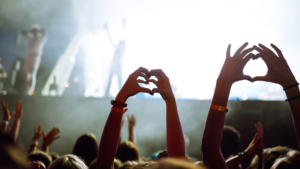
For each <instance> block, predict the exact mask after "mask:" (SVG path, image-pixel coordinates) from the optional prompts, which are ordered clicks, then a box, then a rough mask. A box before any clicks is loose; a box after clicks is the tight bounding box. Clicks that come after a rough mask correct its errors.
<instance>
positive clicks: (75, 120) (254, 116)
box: [0, 96, 298, 159]
mask: <svg viewBox="0 0 300 169" xmlns="http://www.w3.org/2000/svg"><path fill="white" fill-rule="evenodd" d="M0 99H1V100H3V101H5V102H7V103H8V106H9V109H10V110H14V107H15V104H16V102H17V101H18V100H21V101H22V102H23V110H24V112H23V117H22V122H21V126H20V133H19V137H18V143H20V145H21V147H22V148H23V149H24V151H27V150H28V147H29V144H30V142H31V138H32V137H33V132H34V126H35V125H38V124H40V125H42V127H43V128H44V129H45V130H46V132H49V131H50V130H51V129H52V128H53V127H54V126H55V127H59V128H60V129H61V133H60V135H61V138H60V139H58V140H55V141H54V142H53V144H52V145H51V147H50V151H55V152H57V153H58V154H60V155H63V154H68V153H71V152H72V148H73V145H74V144H75V141H76V139H77V138H78V137H79V136H80V135H82V134H84V133H86V132H92V133H94V134H95V135H96V137H97V140H98V142H99V140H100V138H101V134H102V130H103V128H104V125H105V122H106V119H107V117H108V115H109V112H110V108H111V105H110V100H109V99H98V98H83V97H35V96H33V97H28V96H5V97H3V96H1V97H0ZM210 102H211V101H197V100H178V101H177V106H178V112H179V116H180V120H181V124H182V128H183V132H184V134H185V135H187V136H188V137H189V138H190V146H189V148H188V149H187V153H188V154H189V155H190V156H192V157H195V158H197V159H201V158H202V155H201V140H202V135H203V129H204V125H205V120H206V116H207V112H208V109H209V105H210ZM228 109H229V112H228V113H227V115H226V122H225V124H227V125H231V126H233V127H235V128H236V129H237V130H238V131H240V133H241V141H242V144H241V146H240V148H239V151H242V150H244V149H245V148H247V146H248V144H249V143H250V141H251V140H252V138H253V136H254V134H255V129H254V124H255V123H257V122H261V123H262V124H263V129H264V145H265V147H272V146H277V145H281V146H289V147H291V148H295V149H297V148H298V145H297V139H296V135H295V132H294V129H293V122H292V117H291V113H290V109H289V106H288V104H287V103H286V102H283V101H229V103H228ZM130 114H134V115H135V116H136V126H135V129H134V131H135V136H136V142H137V146H138V148H139V150H140V155H141V156H143V157H150V156H151V155H152V154H153V153H155V152H156V151H158V150H164V149H166V107H165V102H164V101H163V100H159V99H158V100H153V99H135V98H132V99H129V100H128V111H127V112H126V114H125V116H126V115H130ZM0 119H2V115H1V117H0ZM122 140H128V121H125V123H124V126H123V129H122ZM41 143H42V139H41V140H40V145H41ZM40 145H39V147H40Z"/></svg>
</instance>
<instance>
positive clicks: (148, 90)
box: [140, 87, 153, 95]
mask: <svg viewBox="0 0 300 169" xmlns="http://www.w3.org/2000/svg"><path fill="white" fill-rule="evenodd" d="M140 92H143V93H149V94H150V95H153V94H152V91H151V90H150V89H147V88H143V87H141V88H140Z"/></svg>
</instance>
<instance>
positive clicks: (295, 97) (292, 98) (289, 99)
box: [285, 95, 300, 102]
mask: <svg viewBox="0 0 300 169" xmlns="http://www.w3.org/2000/svg"><path fill="white" fill-rule="evenodd" d="M299 97H300V95H297V96H294V97H291V98H288V99H286V100H285V101H286V102H287V101H291V100H294V99H297V98H299Z"/></svg>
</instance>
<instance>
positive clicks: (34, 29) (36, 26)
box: [31, 24, 41, 35]
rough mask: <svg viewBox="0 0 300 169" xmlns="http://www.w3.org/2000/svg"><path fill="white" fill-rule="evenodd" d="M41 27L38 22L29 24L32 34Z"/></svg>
mask: <svg viewBox="0 0 300 169" xmlns="http://www.w3.org/2000/svg"><path fill="white" fill-rule="evenodd" d="M40 29H41V26H40V25H39V24H33V25H32V26H31V32H32V33H33V34H34V35H37V34H38V32H39V30H40Z"/></svg>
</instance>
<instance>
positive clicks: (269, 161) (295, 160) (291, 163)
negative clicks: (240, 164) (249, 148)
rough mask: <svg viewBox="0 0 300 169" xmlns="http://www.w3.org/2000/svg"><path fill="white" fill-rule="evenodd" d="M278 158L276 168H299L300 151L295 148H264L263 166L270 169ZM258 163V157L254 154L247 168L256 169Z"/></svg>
mask: <svg viewBox="0 0 300 169" xmlns="http://www.w3.org/2000/svg"><path fill="white" fill-rule="evenodd" d="M277 160H280V163H279V165H277V167H276V169H294V168H297V169H298V168H300V152H299V151H296V150H292V149H290V148H288V147H281V146H277V147H273V148H266V149H264V161H263V168H265V169H270V168H271V167H272V166H273V165H274V163H276V162H278V161H277ZM258 163H259V158H258V156H257V155H256V156H255V157H254V158H253V160H252V162H251V164H250V166H249V167H247V168H248V169H257V168H258Z"/></svg>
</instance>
